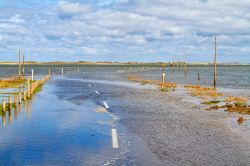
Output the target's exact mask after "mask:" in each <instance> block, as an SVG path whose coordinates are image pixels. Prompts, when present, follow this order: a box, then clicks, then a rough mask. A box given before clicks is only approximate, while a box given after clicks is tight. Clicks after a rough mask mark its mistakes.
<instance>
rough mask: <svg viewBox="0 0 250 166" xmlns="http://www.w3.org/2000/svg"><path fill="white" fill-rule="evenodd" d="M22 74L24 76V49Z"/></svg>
mask: <svg viewBox="0 0 250 166" xmlns="http://www.w3.org/2000/svg"><path fill="white" fill-rule="evenodd" d="M22 75H23V76H24V51H23V73H22Z"/></svg>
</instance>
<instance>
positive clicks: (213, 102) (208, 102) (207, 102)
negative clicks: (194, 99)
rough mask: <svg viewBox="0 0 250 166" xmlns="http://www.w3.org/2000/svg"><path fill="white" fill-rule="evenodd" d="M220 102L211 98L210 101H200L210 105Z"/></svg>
mask: <svg viewBox="0 0 250 166" xmlns="http://www.w3.org/2000/svg"><path fill="white" fill-rule="evenodd" d="M220 102H221V101H220V100H211V101H205V102H202V103H201V104H205V105H212V104H218V103H220Z"/></svg>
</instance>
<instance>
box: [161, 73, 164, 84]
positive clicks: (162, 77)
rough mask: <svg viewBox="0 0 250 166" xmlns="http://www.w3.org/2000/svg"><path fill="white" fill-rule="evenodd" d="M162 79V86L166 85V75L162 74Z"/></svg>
mask: <svg viewBox="0 0 250 166" xmlns="http://www.w3.org/2000/svg"><path fill="white" fill-rule="evenodd" d="M161 77H162V80H161V82H162V84H164V83H165V73H162V74H161Z"/></svg>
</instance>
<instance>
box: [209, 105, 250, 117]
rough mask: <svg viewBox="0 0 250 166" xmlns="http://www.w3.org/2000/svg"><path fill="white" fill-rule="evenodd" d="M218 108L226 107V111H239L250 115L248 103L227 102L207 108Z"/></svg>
mask: <svg viewBox="0 0 250 166" xmlns="http://www.w3.org/2000/svg"><path fill="white" fill-rule="evenodd" d="M218 109H225V111H226V112H237V113H240V114H246V115H250V106H247V105H246V104H239V103H234V104H226V105H223V106H217V105H216V106H213V107H210V108H208V109H206V110H209V111H211V110H218Z"/></svg>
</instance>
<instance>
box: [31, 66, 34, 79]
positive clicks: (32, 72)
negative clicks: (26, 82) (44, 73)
mask: <svg viewBox="0 0 250 166" xmlns="http://www.w3.org/2000/svg"><path fill="white" fill-rule="evenodd" d="M33 80H34V70H33V69H32V70H31V81H33Z"/></svg>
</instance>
